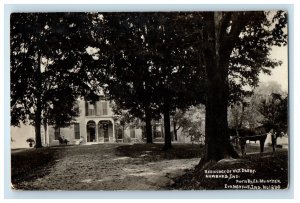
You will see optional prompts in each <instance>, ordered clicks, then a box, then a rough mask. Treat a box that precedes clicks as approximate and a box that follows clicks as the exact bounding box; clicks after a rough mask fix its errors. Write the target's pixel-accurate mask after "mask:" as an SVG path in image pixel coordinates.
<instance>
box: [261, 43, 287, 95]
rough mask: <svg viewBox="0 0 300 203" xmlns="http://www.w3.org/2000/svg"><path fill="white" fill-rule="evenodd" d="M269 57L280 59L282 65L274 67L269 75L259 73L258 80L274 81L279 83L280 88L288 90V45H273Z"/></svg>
mask: <svg viewBox="0 0 300 203" xmlns="http://www.w3.org/2000/svg"><path fill="white" fill-rule="evenodd" d="M270 57H271V58H273V59H277V60H281V61H282V65H281V66H278V67H275V68H274V69H273V70H272V73H271V75H266V74H260V76H259V79H260V81H261V82H269V81H276V82H278V83H279V84H280V85H281V88H282V90H284V91H288V47H287V46H284V47H273V48H272V52H271V56H270Z"/></svg>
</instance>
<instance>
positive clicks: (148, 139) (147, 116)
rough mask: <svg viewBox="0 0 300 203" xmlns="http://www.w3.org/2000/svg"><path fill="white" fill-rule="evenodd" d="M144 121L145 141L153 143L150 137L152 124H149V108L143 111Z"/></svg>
mask: <svg viewBox="0 0 300 203" xmlns="http://www.w3.org/2000/svg"><path fill="white" fill-rule="evenodd" d="M145 117H146V118H145V122H146V137H147V143H153V139H152V125H151V113H150V112H149V110H146V111H145Z"/></svg>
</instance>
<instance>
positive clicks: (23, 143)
mask: <svg viewBox="0 0 300 203" xmlns="http://www.w3.org/2000/svg"><path fill="white" fill-rule="evenodd" d="M288 16H289V15H288V12H287V11H286V10H256V11H249V10H247V11H241V10H240V11H220V10H219V11H180V12H179V11H172V12H165V11H161V12H157V11H155V12H13V13H11V14H10V24H9V26H10V31H9V35H10V42H9V43H10V59H9V61H10V70H9V71H10V160H11V162H10V164H11V188H12V189H13V190H14V191H74V190H80V191H178V190H180V191H191V190H193V191H194V190H197V191H198V190H199V191H201V190H286V189H289V184H290V177H289V176H290V168H289V153H290V152H289V113H288V112H289V111H288V109H289V108H288V102H289V87H288V82H289V80H288V79H289V78H288V70H289V68H288V65H289V63H288V41H289V39H288Z"/></svg>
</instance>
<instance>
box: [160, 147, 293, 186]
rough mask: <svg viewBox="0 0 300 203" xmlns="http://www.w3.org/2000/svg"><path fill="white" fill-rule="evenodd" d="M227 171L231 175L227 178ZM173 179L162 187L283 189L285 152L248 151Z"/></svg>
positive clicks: (285, 182)
mask: <svg viewBox="0 0 300 203" xmlns="http://www.w3.org/2000/svg"><path fill="white" fill-rule="evenodd" d="M235 169H238V170H240V171H234V170H235ZM212 174H213V175H227V177H226V176H223V177H222V178H212V176H209V175H212ZM230 174H231V175H233V176H232V177H231V178H230V177H229V176H230ZM207 175H208V176H207ZM174 181H175V183H174V184H172V185H170V186H168V187H167V188H166V189H177V190H199V189H204V190H222V189H285V188H287V187H288V153H287V151H286V150H279V151H277V152H276V153H275V154H272V153H270V152H268V153H265V154H264V155H263V156H260V155H259V154H250V155H247V156H245V157H244V158H242V159H235V160H234V159H228V160H221V161H219V162H217V163H215V164H211V165H210V167H208V168H206V171H205V170H200V169H197V168H196V169H192V170H189V171H188V172H187V173H186V174H185V175H183V176H180V177H177V178H176V179H175V180H174Z"/></svg>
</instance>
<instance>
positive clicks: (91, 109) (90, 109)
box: [88, 102, 95, 116]
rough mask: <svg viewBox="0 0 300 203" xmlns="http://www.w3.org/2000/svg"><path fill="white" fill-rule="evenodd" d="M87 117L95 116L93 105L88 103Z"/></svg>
mask: <svg viewBox="0 0 300 203" xmlns="http://www.w3.org/2000/svg"><path fill="white" fill-rule="evenodd" d="M88 111H89V113H88V115H89V116H94V115H95V104H94V103H92V102H89V110H88Z"/></svg>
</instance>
